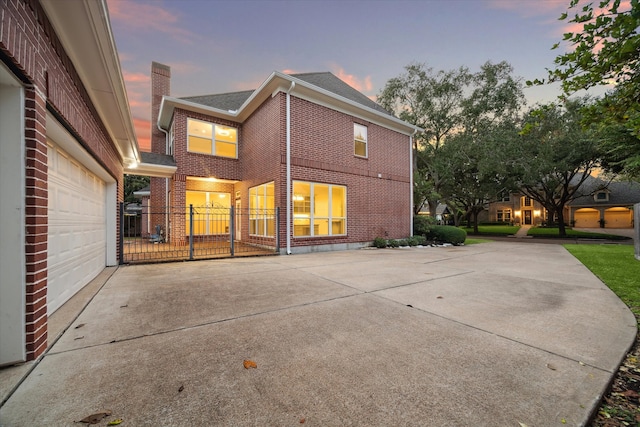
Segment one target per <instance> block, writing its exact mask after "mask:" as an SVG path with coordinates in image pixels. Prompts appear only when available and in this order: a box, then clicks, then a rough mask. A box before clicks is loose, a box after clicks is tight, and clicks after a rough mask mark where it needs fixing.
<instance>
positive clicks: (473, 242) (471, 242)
mask: <svg viewBox="0 0 640 427" xmlns="http://www.w3.org/2000/svg"><path fill="white" fill-rule="evenodd" d="M490 241H491V240H489V239H474V238H471V239H466V240H465V241H464V245H465V246H469V245H477V244H478V243H487V242H490Z"/></svg>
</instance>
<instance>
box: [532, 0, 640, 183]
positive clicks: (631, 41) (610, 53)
mask: <svg viewBox="0 0 640 427" xmlns="http://www.w3.org/2000/svg"><path fill="white" fill-rule="evenodd" d="M628 5H629V8H628V9H625V10H623V8H622V7H621V1H620V0H603V1H600V2H599V5H598V6H599V7H598V8H596V7H594V6H593V4H592V3H588V4H586V5H584V6H582V7H580V0H571V2H570V4H569V10H568V11H567V12H565V13H563V14H562V16H561V17H560V20H567V19H568V23H570V24H577V25H579V26H580V27H581V31H576V32H567V33H565V34H564V37H563V41H564V42H566V43H568V44H569V48H570V50H569V51H567V52H566V53H563V54H559V55H558V56H557V57H556V59H555V68H554V69H552V70H548V77H547V80H546V81H545V80H535V81H533V82H528V84H544V83H546V82H561V84H562V89H563V91H564V94H565V96H566V95H571V94H573V93H575V92H577V91H579V90H582V89H589V88H592V87H594V86H599V85H608V84H612V85H614V87H615V89H614V90H612V91H610V92H609V93H607V94H606V95H605V96H604V97H603V98H602V99H601V100H600V101H599V102H597V103H595V104H593V105H591V106H590V107H589V110H590V111H589V112H587V114H585V115H584V120H585V124H596V125H597V126H598V127H599V128H600V130H601V131H602V132H604V134H613V135H616V137H620V136H621V137H622V138H619V139H618V138H616V139H609V140H608V141H607V144H608V147H606V149H605V151H604V152H603V155H604V158H605V160H606V161H605V165H609V164H611V165H615V166H616V167H617V168H618V169H619V170H620V171H623V172H625V173H627V174H630V175H633V176H636V177H638V176H640V107H639V103H638V99H640V34H639V33H638V29H639V28H640V3H639V1H638V0H630V2H628ZM574 11H575V15H573V17H572V18H569V16H570V13H571V14H573V12H574ZM561 43H562V42H559V43H556V44H555V45H554V46H553V49H558V48H559V47H560V45H561ZM612 130H613V132H612ZM620 153H627V156H626V157H625V158H620V156H619V154H620ZM609 155H611V156H612V157H611V158H609Z"/></svg>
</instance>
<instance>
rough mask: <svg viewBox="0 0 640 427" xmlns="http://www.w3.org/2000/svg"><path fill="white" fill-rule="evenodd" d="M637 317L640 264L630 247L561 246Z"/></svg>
mask: <svg viewBox="0 0 640 427" xmlns="http://www.w3.org/2000/svg"><path fill="white" fill-rule="evenodd" d="M563 246H564V247H565V248H567V250H568V251H569V252H570V253H571V254H572V255H573V256H575V257H576V258H577V259H578V261H580V262H581V263H583V264H584V265H585V266H586V267H587V268H588V269H589V270H591V272H593V274H595V275H596V276H598V277H599V278H600V280H602V281H603V282H604V283H605V284H606V285H607V286H608V287H609V288H610V289H611V290H612V291H613V292H614V293H615V294H616V295H618V297H619V298H620V299H621V300H622V301H623V302H624V303H625V304H627V305H628V306H629V308H630V309H631V311H633V313H634V314H635V315H636V317H638V316H640V287H639V286H638V278H639V277H640V261H638V260H636V259H635V257H634V248H633V246H632V245H597V244H594V245H574V244H568V245H563Z"/></svg>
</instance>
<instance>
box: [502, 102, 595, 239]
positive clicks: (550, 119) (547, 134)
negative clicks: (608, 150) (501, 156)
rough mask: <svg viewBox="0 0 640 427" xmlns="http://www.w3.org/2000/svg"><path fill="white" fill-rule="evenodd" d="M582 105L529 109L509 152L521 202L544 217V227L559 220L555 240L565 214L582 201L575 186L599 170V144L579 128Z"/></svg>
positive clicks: (563, 232) (545, 106)
mask: <svg viewBox="0 0 640 427" xmlns="http://www.w3.org/2000/svg"><path fill="white" fill-rule="evenodd" d="M587 102H588V100H587V99H577V100H571V101H567V102H566V103H565V105H564V106H563V107H561V106H558V105H556V104H546V105H542V106H537V107H535V108H534V109H532V110H531V111H530V112H529V113H528V114H527V116H526V117H525V119H524V124H523V130H522V132H521V138H520V139H519V140H518V141H515V142H516V144H517V147H515V148H514V149H513V150H512V152H513V153H514V154H515V155H516V156H517V157H518V158H519V159H520V160H519V162H516V163H515V165H517V166H516V168H515V169H516V171H517V177H518V183H517V184H518V187H519V188H520V190H521V191H522V193H524V195H525V196H529V197H531V198H532V199H533V200H536V201H538V202H539V203H540V204H541V205H542V206H544V208H545V209H546V210H547V211H548V221H549V222H552V221H553V220H554V217H556V216H557V218H558V228H559V234H560V235H561V236H565V235H566V229H565V219H564V208H565V206H566V205H567V204H568V203H569V202H571V201H572V200H574V199H575V198H577V197H579V196H582V195H583V194H581V193H580V192H579V189H580V186H581V185H582V184H583V183H584V182H585V181H586V180H587V179H588V178H589V176H590V175H591V173H592V172H593V171H594V169H595V168H596V167H597V166H598V159H599V149H598V140H597V138H596V135H595V133H594V132H593V131H591V130H588V129H584V128H583V127H582V125H581V120H582V113H581V111H582V108H583V107H584V105H585V103H587Z"/></svg>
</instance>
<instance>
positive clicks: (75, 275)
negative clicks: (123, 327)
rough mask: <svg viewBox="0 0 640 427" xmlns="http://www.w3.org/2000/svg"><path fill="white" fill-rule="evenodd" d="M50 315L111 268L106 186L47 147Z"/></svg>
mask: <svg viewBox="0 0 640 427" xmlns="http://www.w3.org/2000/svg"><path fill="white" fill-rule="evenodd" d="M47 155H48V166H49V173H48V175H49V181H48V184H49V208H48V214H49V217H48V220H49V233H48V238H49V241H48V247H47V250H48V258H47V266H48V279H47V288H48V290H47V311H48V313H49V314H51V313H53V312H54V311H55V310H56V309H58V308H59V307H60V306H61V305H62V304H64V302H65V301H67V300H68V299H69V298H71V297H72V296H73V295H74V294H75V293H76V292H78V291H79V290H80V289H81V288H82V287H83V286H84V285H86V284H87V283H88V282H89V281H90V280H91V279H93V278H94V277H96V276H97V275H98V273H100V272H101V271H102V270H103V269H104V267H105V264H106V236H107V232H106V218H105V213H106V208H105V206H106V203H105V200H106V191H105V183H104V182H103V181H102V180H101V179H100V178H98V177H97V176H96V175H94V174H93V173H91V172H90V171H89V170H88V169H87V168H85V167H84V166H82V164H81V163H80V162H78V161H77V160H75V159H74V158H73V157H71V156H69V155H68V154H67V153H65V152H64V151H63V150H62V149H60V148H59V147H58V146H57V145H55V143H53V142H50V141H49V142H48V153H47Z"/></svg>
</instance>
